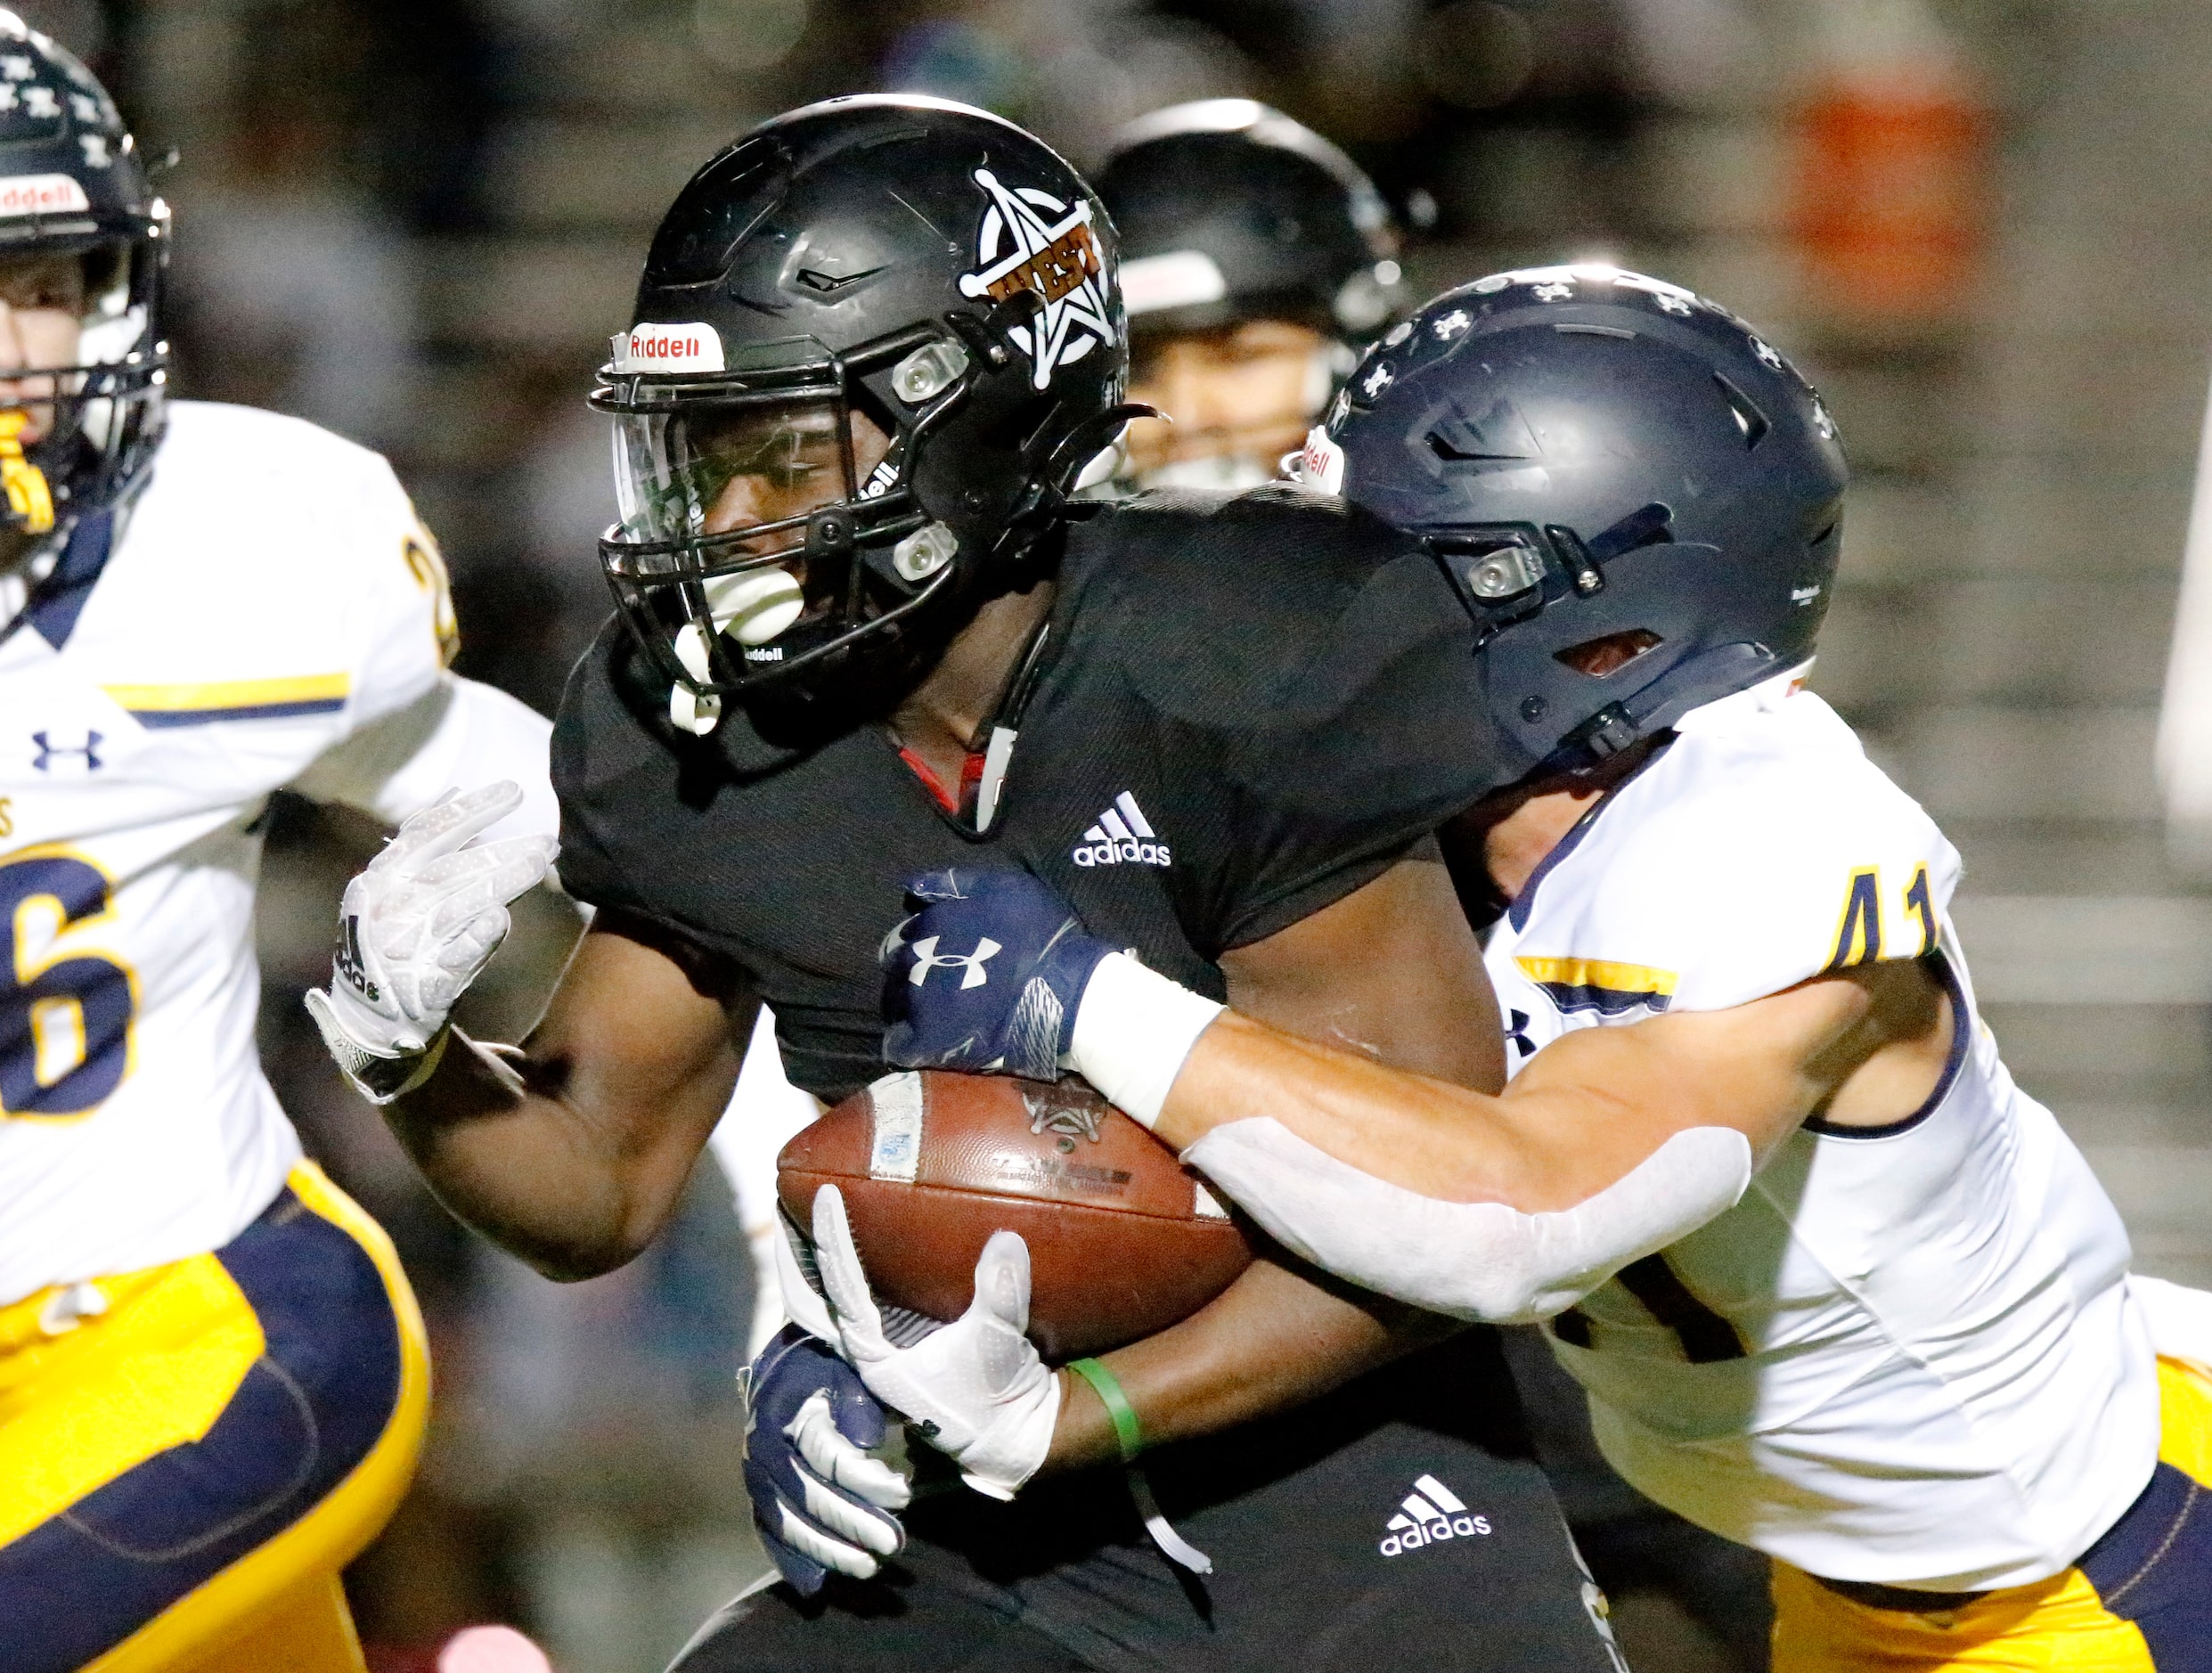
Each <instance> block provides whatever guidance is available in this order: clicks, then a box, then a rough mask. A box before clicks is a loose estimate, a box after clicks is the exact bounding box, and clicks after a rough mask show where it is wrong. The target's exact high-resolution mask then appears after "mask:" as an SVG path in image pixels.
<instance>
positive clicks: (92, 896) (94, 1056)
mask: <svg viewBox="0 0 2212 1673" xmlns="http://www.w3.org/2000/svg"><path fill="white" fill-rule="evenodd" d="M42 908H43V909H44V911H43V912H42V910H41V909H42ZM106 910H108V880H107V878H105V877H102V876H101V874H100V873H99V872H98V871H97V870H95V869H94V868H92V867H91V866H88V865H86V863H85V862H84V861H81V860H72V859H70V858H69V857H68V856H67V855H63V854H41V855H35V856H32V857H30V858H28V859H22V860H16V861H9V862H7V863H5V864H0V1115H34V1116H36V1115H45V1116H56V1115H82V1114H85V1113H86V1111H88V1110H93V1109H96V1108H98V1107H99V1106H100V1105H101V1103H102V1101H103V1100H105V1099H106V1098H107V1097H108V1095H109V1094H110V1092H112V1091H114V1090H115V1089H116V1088H117V1086H118V1085H119V1084H120V1083H121V1082H122V1079H123V1073H124V1071H125V1070H126V1069H127V1067H128V1066H129V1064H130V1041H131V1013H132V1010H133V1009H134V1008H135V996H134V994H133V993H132V991H131V978H130V975H129V973H128V972H127V971H126V970H125V969H124V968H123V967H121V966H120V965H118V964H116V963H115V962H114V961H112V960H111V959H102V958H101V957H99V956H98V955H97V954H89V953H88V954H83V955H80V956H78V957H75V958H65V959H53V960H51V961H50V962H46V963H39V962H37V961H36V960H35V959H33V958H31V957H30V956H28V953H27V950H26V948H25V947H24V945H23V943H24V940H25V938H26V935H27V933H28V932H29V929H30V927H31V926H32V925H33V924H34V923H36V922H37V920H38V919H39V918H40V917H42V916H46V917H49V918H52V919H53V920H58V921H54V922H53V934H54V935H59V934H61V931H63V930H65V929H67V928H69V927H70V926H73V925H77V924H81V923H83V922H85V921H86V919H88V918H97V917H99V916H100V915H101V914H102V913H103V912H105V911H106Z"/></svg>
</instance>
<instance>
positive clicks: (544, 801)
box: [291, 673, 560, 837]
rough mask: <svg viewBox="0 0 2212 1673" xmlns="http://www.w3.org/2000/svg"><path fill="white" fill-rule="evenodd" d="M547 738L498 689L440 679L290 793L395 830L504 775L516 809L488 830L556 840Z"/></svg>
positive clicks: (539, 724) (322, 760)
mask: <svg viewBox="0 0 2212 1673" xmlns="http://www.w3.org/2000/svg"><path fill="white" fill-rule="evenodd" d="M552 734H553V726H552V722H551V721H549V720H547V719H546V718H545V717H544V716H543V715H542V714H538V713H537V711H536V710H535V709H533V708H530V707H529V706H526V705H525V704H523V703H520V702H518V701H517V700H516V699H515V698H511V697H509V696H508V695H507V694H506V693H505V692H504V691H501V690H496V689H495V688H494V687H492V686H488V685H482V684H479V683H478V682H477V681H474V680H463V679H461V678H459V677H458V676H456V675H454V674H451V673H440V674H439V675H438V676H437V680H436V681H435V682H434V683H433V684H432V685H431V686H430V687H429V689H428V690H425V691H424V692H423V693H422V694H421V695H420V697H418V698H415V699H414V701H413V702H412V703H410V704H408V705H407V706H405V707H404V708H401V709H397V710H395V711H394V712H393V713H391V714H386V715H383V716H381V717H380V718H379V719H378V720H376V721H374V722H371V723H370V724H368V725H366V726H364V727H363V728H361V729H360V730H358V731H355V732H354V733H353V734H352V735H351V736H349V737H348V738H347V739H346V740H345V741H344V742H342V743H340V744H339V745H338V747H336V748H334V749H331V750H329V751H327V752H326V753H325V754H323V755H322V756H320V757H319V758H317V760H316V761H315V762H314V764H313V765H312V766H310V767H309V768H308V769H307V771H305V772H303V773H302V774H300V776H299V777H298V779H294V780H293V782H292V787H291V788H293V789H295V790H298V792H299V793H300V794H301V795H302V796H308V797H310V798H312V799H313V800H314V801H318V802H342V803H344V804H346V805H347V806H348V807H355V808H358V809H360V810H361V811H362V812H364V813H366V814H368V815H369V816H370V817H371V818H372V819H375V820H379V821H380V822H381V823H383V824H386V825H396V824H398V823H399V822H400V820H404V819H405V818H406V817H407V815H408V814H410V813H412V812H414V811H415V810H416V809H417V808H420V807H425V806H427V805H429V804H430V803H432V802H434V801H436V800H437V798H438V797H439V796H442V795H444V794H445V792H446V791H447V790H450V789H462V790H472V789H475V788H477V786H479V785H485V784H491V783H494V782H495V781H497V780H498V779H513V780H514V781H515V782H516V783H517V784H518V785H520V786H521V787H522V805H521V806H520V807H518V808H517V809H516V810H515V811H514V812H512V813H510V814H509V815H508V816H507V817H506V818H505V819H503V820H501V821H500V822H499V823H498V824H497V825H495V826H494V827H493V828H492V830H491V831H490V833H488V834H489V835H490V836H493V837H522V836H533V835H538V834H543V835H545V836H549V837H550V836H557V835H558V834H559V830H560V805H559V803H558V802H557V801H556V800H555V799H554V796H553V787H552V779H551V764H550V759H549V755H548V752H549V750H550V749H551V741H552Z"/></svg>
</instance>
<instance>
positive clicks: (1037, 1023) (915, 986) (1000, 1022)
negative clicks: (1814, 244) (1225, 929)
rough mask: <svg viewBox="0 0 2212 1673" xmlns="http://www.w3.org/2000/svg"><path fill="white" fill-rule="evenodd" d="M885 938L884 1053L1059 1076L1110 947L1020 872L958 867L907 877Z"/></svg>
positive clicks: (913, 1062)
mask: <svg viewBox="0 0 2212 1673" xmlns="http://www.w3.org/2000/svg"><path fill="white" fill-rule="evenodd" d="M907 902H908V904H909V905H910V906H912V907H914V908H915V909H917V910H915V912H914V914H913V916H912V917H910V918H907V919H906V920H905V921H904V922H903V923H902V924H901V925H900V926H898V927H897V928H896V929H894V930H893V931H892V932H891V934H889V935H888V936H886V938H885V940H884V945H883V965H884V971H885V983H884V1017H885V1021H886V1022H887V1023H888V1024H890V1026H889V1028H888V1030H887V1031H886V1033H885V1035H884V1057H885V1058H886V1060H887V1061H889V1062H891V1063H894V1064H897V1065H899V1066H900V1067H902V1068H908V1069H962V1070H966V1071H967V1072H968V1073H973V1074H1016V1075H1022V1076H1024V1077H1025V1078H1027V1079H1029V1080H1033V1081H1049V1080H1052V1079H1053V1078H1055V1077H1056V1076H1057V1074H1058V1073H1059V1071H1060V1069H1061V1068H1062V1066H1063V1065H1065V1062H1066V1054H1067V1051H1068V1049H1069V1046H1070V1044H1071V1042H1072V1040H1073V1034H1074V1030H1075V1008H1076V1003H1077V1001H1078V1000H1081V999H1082V992H1083V987H1084V984H1085V983H1088V982H1089V981H1090V973H1091V972H1092V971H1093V970H1095V969H1096V968H1098V961H1099V960H1100V959H1104V958H1105V957H1106V955H1107V954H1108V953H1111V952H1114V951H1116V949H1115V948H1114V947H1113V946H1112V945H1110V944H1109V943H1106V942H1103V941H1101V940H1099V939H1098V937H1097V936H1096V935H1093V934H1090V932H1089V931H1088V930H1086V929H1085V928H1084V927H1083V926H1082V920H1081V919H1080V918H1077V917H1076V916H1075V912H1074V909H1073V908H1072V907H1070V906H1069V905H1068V903H1067V902H1065V901H1063V900H1062V899H1060V897H1059V896H1058V895H1057V894H1054V893H1053V892H1052V891H1051V890H1050V889H1049V888H1048V887H1046V886H1045V885H1043V884H1042V883H1040V882H1039V881H1038V880H1037V879H1036V878H1035V877H1031V876H1030V875H1029V873H1027V872H1026V871H1011V870H1005V871H991V870H979V869H975V868H973V867H968V866H958V867H953V868H951V869H947V870H943V871H932V872H927V873H925V874H924V875H922V876H920V877H914V878H911V879H910V880H909V882H908V884H907Z"/></svg>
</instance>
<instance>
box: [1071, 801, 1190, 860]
mask: <svg viewBox="0 0 2212 1673" xmlns="http://www.w3.org/2000/svg"><path fill="white" fill-rule="evenodd" d="M1070 858H1072V859H1073V861H1075V863H1076V864H1077V865H1079V866H1083V867H1086V868H1088V867H1090V866H1121V865H1136V866H1167V865H1172V864H1173V863H1174V856H1173V855H1171V853H1169V852H1168V845H1166V844H1165V843H1163V842H1162V841H1160V840H1159V834H1158V833H1157V832H1155V830H1154V829H1153V828H1152V827H1151V825H1150V824H1149V823H1148V822H1147V820H1146V819H1145V816H1144V814H1143V813H1141V812H1139V811H1138V807H1137V798H1136V797H1135V796H1131V795H1130V793H1129V792H1128V791H1127V790H1124V791H1122V793H1121V795H1119V796H1115V797H1114V805H1113V806H1112V807H1109V808H1108V809H1106V812H1103V813H1101V814H1099V815H1098V823H1097V824H1096V825H1093V826H1092V827H1091V828H1090V829H1089V830H1087V831H1085V832H1084V833H1083V839H1082V842H1080V843H1078V844H1076V845H1075V849H1074V853H1073V854H1072V855H1071V856H1070Z"/></svg>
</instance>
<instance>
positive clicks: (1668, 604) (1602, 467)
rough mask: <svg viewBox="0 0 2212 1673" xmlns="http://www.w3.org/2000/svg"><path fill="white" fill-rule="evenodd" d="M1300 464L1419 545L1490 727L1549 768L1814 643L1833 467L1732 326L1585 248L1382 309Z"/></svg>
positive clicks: (1797, 390) (1750, 338)
mask: <svg viewBox="0 0 2212 1673" xmlns="http://www.w3.org/2000/svg"><path fill="white" fill-rule="evenodd" d="M1294 474H1296V475H1299V476H1300V477H1302V478H1304V479H1305V480H1307V481H1308V482H1309V483H1311V484H1313V485H1314V486H1321V487H1325V488H1327V489H1329V490H1331V491H1333V492H1338V493H1342V494H1343V495H1344V496H1345V497H1346V498H1348V499H1351V500H1353V501H1356V502H1359V504H1360V505H1362V506H1365V507H1366V508H1367V510H1371V511H1373V512H1375V513H1376V514H1377V515H1378V516H1380V517H1382V518H1385V519H1386V520H1387V521H1389V522H1392V523H1394V524H1396V525H1397V526H1400V528H1404V529H1407V530H1408V531H1410V532H1412V533H1414V534H1416V535H1420V536H1421V537H1422V538H1423V539H1424V542H1425V543H1427V544H1428V545H1429V547H1430V548H1431V550H1432V551H1434V552H1435V553H1436V555H1437V557H1438V558H1439V559H1440V560H1441V562H1442V563H1443V565H1444V567H1445V569H1446V571H1447V572H1448V573H1449V575H1450V576H1451V579H1452V584H1453V585H1454V586H1455V587H1456V588H1457V590H1458V592H1459V594H1460V596H1461V598H1462V600H1464V601H1465V604H1466V605H1467V608H1469V610H1470V611H1471V612H1472V613H1473V616H1474V617H1475V620H1476V622H1477V624H1479V627H1480V631H1481V641H1482V643H1483V647H1484V649H1483V656H1484V659H1485V663H1486V665H1487V668H1488V671H1489V681H1490V690H1491V693H1492V697H1491V706H1492V708H1493V709H1494V711H1495V713H1496V717H1497V720H1498V724H1499V726H1500V727H1501V728H1502V729H1504V730H1505V731H1506V734H1507V735H1508V736H1510V737H1512V738H1514V739H1516V740H1518V741H1519V742H1520V743H1521V744H1522V747H1524V748H1525V749H1526V750H1527V752H1528V754H1529V756H1530V759H1532V760H1536V761H1539V762H1541V763H1544V765H1545V766H1546V767H1547V768H1549V769H1569V768H1573V767H1577V766H1583V765H1588V764H1589V763H1592V762H1594V761H1597V760H1603V759H1604V758H1605V757H1606V756H1608V755H1617V754H1619V753H1620V751H1621V750H1623V749H1626V748H1628V747H1629V746H1630V745H1632V744H1634V743H1635V742H1637V739H1641V738H1645V737H1648V736H1650V735H1651V734H1652V733H1653V732H1655V731H1658V730H1661V729H1662V728H1664V727H1666V726H1669V725H1671V724H1672V723H1673V722H1675V721H1676V720H1677V719H1679V718H1680V717H1681V716H1682V715H1683V714H1686V713H1687V712H1688V711H1689V710H1691V709H1693V708H1695V707H1697V706H1699V705H1701V704H1704V703H1710V702H1711V701H1713V700H1714V699H1715V698H1721V697H1726V696H1727V695H1728V694H1729V693H1730V692H1733V691H1740V690H1744V689H1745V688H1747V687H1749V686H1752V685H1756V684H1758V683H1759V681H1762V680H1765V679H1767V678H1769V677H1771V676H1773V675H1775V674H1778V673H1783V672H1785V671H1787V670H1789V669H1792V668H1795V667H1799V666H1801V665H1804V664H1805V663H1807V662H1808V661H1809V660H1810V659H1811V657H1812V655H1813V648H1814V641H1815V639H1816V636H1817V635H1818V633H1819V631H1820V624H1821V619H1822V617H1823V616H1825V614H1826V613H1827V607H1828V597H1829V592H1830V588H1831V584H1832V582H1833V580H1834V576H1835V569H1836V559H1837V557H1838V553H1839V551H1840V548H1841V533H1842V502H1843V489H1844V485H1845V482H1846V480H1847V476H1848V472H1847V470H1846V468H1845V465H1844V461H1843V449H1842V447H1841V444H1840V443H1839V442H1838V440H1837V438H1836V427H1835V424H1834V423H1833V421H1832V420H1831V419H1830V418H1829V416H1828V413H1827V411H1826V409H1825V408H1824V407H1823V406H1822V404H1821V401H1820V397H1819V396H1818V395H1817V394H1816V393H1815V392H1814V390H1813V388H1812V386H1811V385H1810V384H1808V383H1807V382H1806V381H1805V379H1803V378H1801V377H1800V376H1799V375H1798V373H1797V371H1795V370H1794V369H1793V368H1792V366H1791V365H1790V364H1789V363H1788V362H1787V361H1785V360H1783V357H1782V356H1781V355H1779V354H1777V353H1776V352H1775V350H1774V349H1773V348H1772V347H1769V346H1768V345H1767V343H1766V342H1765V341H1763V340H1762V339H1760V338H1759V336H1758V334H1757V333H1755V332H1754V331H1751V328H1750V327H1749V326H1747V325H1745V324H1744V323H1743V321H1741V320H1739V319H1737V318H1736V317H1735V315H1734V314H1730V313H1728V312H1727V311H1726V309H1724V308H1721V307H1719V306H1716V305H1715V304H1713V303H1710V302H1708V301H1706V300H1705V299H1703V298H1701V297H1697V296H1694V295H1692V294H1691V293H1690V292H1689V291H1687V290H1681V289H1679V288H1678V287H1677V286H1674V285H1670V284H1668V283H1665V282H1662V281H1660V280H1655V279H1648V278H1645V277H1644V276H1643V275H1642V274H1640V273H1623V272H1621V271H1620V270H1619V269H1616V268H1612V267H1604V266H1595V265H1591V266H1574V267H1550V268H1539V269H1532V270H1529V271H1525V272H1519V273H1494V274H1492V275H1490V277H1489V278H1486V279H1479V280H1477V281H1475V282H1473V284H1469V285H1464V286H1461V287H1460V288H1459V289H1457V290H1450V291H1447V292H1446V293H1445V294H1444V295H1443V296H1441V297H1439V298H1437V299H1436V300H1434V301H1432V302H1431V303H1429V304H1428V305H1427V306H1424V308H1422V309H1421V310H1420V312H1419V313H1418V314H1416V315H1415V316H1414V317H1413V318H1412V319H1410V320H1408V321H1406V322H1402V323H1400V325H1398V326H1396V327H1394V328H1392V331H1390V332H1389V333H1388V334H1387V335H1386V336H1384V339H1382V340H1381V341H1380V342H1378V343H1376V344H1375V346H1374V347H1372V348H1371V349H1369V350H1368V352H1367V355H1366V357H1365V358H1364V359H1362V361H1361V362H1360V363H1359V366H1358V367H1356V368H1355V369H1354V370H1353V371H1352V375H1351V380H1350V381H1349V382H1348V383H1347V384H1346V386H1345V388H1343V391H1342V392H1341V393H1340V394H1339V395H1338V396H1337V399H1336V402H1335V405H1334V406H1333V407H1332V408H1331V410H1330V412H1329V419H1328V422H1327V424H1326V427H1325V428H1323V429H1319V430H1316V431H1315V432H1314V435H1313V437H1311V439H1310V441H1309V443H1308V445H1307V448H1306V452H1305V453H1304V454H1303V455H1302V459H1301V461H1300V462H1299V464H1298V465H1297V467H1296V468H1295V471H1294Z"/></svg>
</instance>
